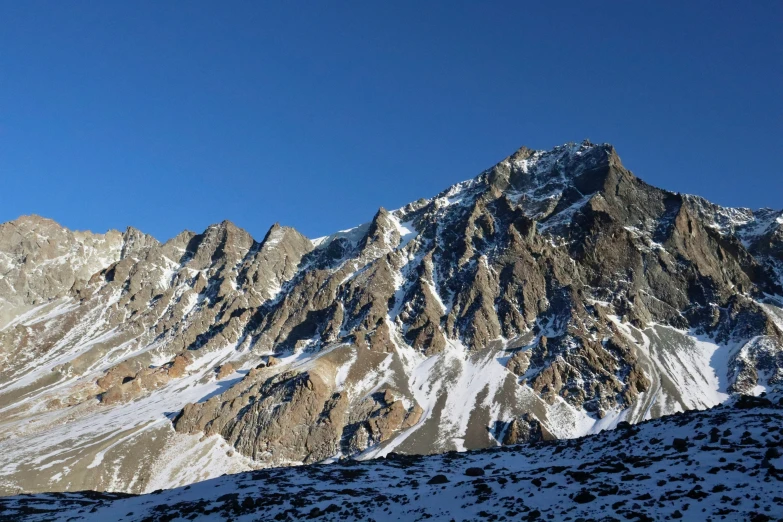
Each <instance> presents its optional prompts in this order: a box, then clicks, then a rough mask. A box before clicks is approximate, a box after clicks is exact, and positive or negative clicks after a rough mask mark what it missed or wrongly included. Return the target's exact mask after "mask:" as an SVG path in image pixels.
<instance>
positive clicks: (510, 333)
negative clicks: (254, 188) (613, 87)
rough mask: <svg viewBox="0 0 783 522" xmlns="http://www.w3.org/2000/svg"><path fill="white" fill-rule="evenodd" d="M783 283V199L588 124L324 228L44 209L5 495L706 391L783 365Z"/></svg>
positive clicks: (6, 245) (679, 401) (545, 424)
mask: <svg viewBox="0 0 783 522" xmlns="http://www.w3.org/2000/svg"><path fill="white" fill-rule="evenodd" d="M782 285H783V212H780V211H773V210H769V209H762V210H759V211H750V210H747V209H730V208H723V207H719V206H716V205H713V204H711V203H709V202H707V201H706V200H704V199H702V198H699V197H697V196H686V195H682V194H676V193H672V192H668V191H665V190H662V189H659V188H656V187H652V186H650V185H648V184H646V183H644V182H643V181H641V180H639V179H638V178H636V177H635V176H634V175H633V174H632V173H631V172H630V171H628V170H627V169H626V168H625V167H624V166H623V165H622V163H621V162H620V159H619V156H618V155H617V153H616V151H615V150H614V149H613V148H612V147H611V146H610V145H594V144H591V143H588V142H585V143H582V144H568V145H564V146H561V147H556V148H555V149H553V150H551V151H532V150H530V149H525V148H523V149H520V150H519V151H517V152H516V153H515V154H513V155H512V156H510V157H508V158H506V159H504V160H503V161H501V162H500V163H498V164H497V165H495V166H494V167H492V168H490V169H488V170H487V171H485V172H483V173H481V174H480V175H479V176H478V177H476V178H474V179H471V180H469V181H466V182H463V183H459V184H457V185H454V186H453V187H451V188H449V189H448V190H446V191H444V192H443V193H441V194H439V195H437V196H436V197H434V198H431V199H425V200H419V201H416V202H414V203H411V204H409V205H407V206H405V207H403V208H401V209H398V210H394V211H387V210H385V209H383V208H381V209H379V210H378V212H377V213H376V214H375V216H374V217H373V218H372V220H371V221H370V222H368V223H366V224H364V225H361V226H358V227H356V228H353V229H350V230H347V231H342V232H338V233H336V234H333V235H331V236H328V237H324V238H319V239H314V240H310V239H307V238H305V237H304V236H302V235H301V234H300V233H298V232H297V231H295V230H293V229H291V228H287V227H281V226H279V225H277V224H276V225H274V226H273V227H271V229H270V230H269V232H268V233H267V234H266V236H265V237H264V238H263V239H262V240H261V241H260V242H258V241H256V240H254V239H253V238H252V237H250V235H249V234H247V233H246V232H245V231H243V230H241V229H239V228H237V227H236V226H234V225H233V224H231V223H229V222H223V223H220V224H217V225H213V226H210V227H209V228H208V229H207V230H205V231H204V232H203V233H201V234H196V233H193V232H183V233H182V234H180V235H178V236H177V237H175V238H173V239H171V240H169V241H168V242H166V243H163V244H161V243H158V242H157V241H155V240H154V239H153V238H151V237H149V236H146V235H144V234H143V233H141V232H139V231H137V230H135V229H128V230H127V231H126V232H125V233H119V232H109V233H107V234H105V235H99V234H90V233H80V232H71V231H68V230H67V229H64V228H62V227H60V226H59V225H57V224H55V223H54V222H51V221H48V220H44V219H42V218H37V217H25V218H20V219H18V220H16V221H13V222H10V223H6V224H4V225H0V361H2V365H0V412H2V413H3V417H2V420H0V455H3V456H2V457H0V470H2V473H0V475H2V477H3V479H0V492H19V491H40V490H60V489H113V490H120V491H132V492H140V491H145V490H152V489H157V488H159V487H166V486H172V485H183V484H187V483H190V482H192V481H194V480H197V479H203V478H208V477H210V476H215V475H218V474H220V473H224V472H230V471H239V470H244V469H252V468H258V467H266V466H275V465H289V464H300V463H310V462H317V461H320V460H324V459H328V458H332V457H338V458H339V457H357V458H371V457H379V456H383V455H386V454H388V453H389V452H392V451H394V452H398V453H436V452H443V451H449V450H464V449H474V448H484V447H489V446H493V445H497V444H503V443H516V442H523V441H536V440H541V439H551V438H555V439H561V438H572V437H577V436H581V435H584V434H586V433H590V432H593V431H599V430H601V429H605V428H610V427H613V426H615V425H616V424H617V423H618V422H621V421H625V422H630V423H635V422H639V421H642V420H645V419H650V418H656V417H660V416H662V415H666V414H670V413H674V412H678V411H685V410H692V409H704V408H707V407H711V406H714V405H716V404H719V403H721V402H723V401H725V400H726V399H728V398H729V396H730V395H731V394H758V393H760V392H761V391H763V390H765V389H771V388H774V387H776V386H778V385H780V383H781V382H783V308H782V307H783V286H782ZM42 455H44V456H43V457H42ZM194 470H197V471H194Z"/></svg>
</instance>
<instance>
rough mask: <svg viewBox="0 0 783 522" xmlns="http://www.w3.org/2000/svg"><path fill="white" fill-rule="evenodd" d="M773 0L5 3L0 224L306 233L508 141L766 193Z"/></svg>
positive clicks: (772, 170)
mask: <svg viewBox="0 0 783 522" xmlns="http://www.w3.org/2000/svg"><path fill="white" fill-rule="evenodd" d="M781 20H783V3H781V2H779V1H777V0H775V1H766V0H758V1H753V2H734V1H732V2H723V1H688V2H673V1H672V2H625V1H623V2H612V1H601V2H584V1H579V2H456V1H455V2H452V1H449V2H413V1H411V2H365V1H356V2H348V1H345V2H326V1H316V0H313V1H308V2H255V1H254V2H229V3H220V2H197V1H196V2H168V1H164V2H159V1H155V2H152V1H147V2H143V1H141V2H80V1H73V2H54V1H46V2H44V1H30V2H18V1H14V0H0V24H2V30H0V182H2V184H1V185H0V187H1V188H0V221H7V220H10V219H14V218H16V217H18V216H19V215H22V214H30V213H37V214H41V215H44V216H47V217H51V218H53V219H55V220H57V221H58V222H60V223H62V224H63V225H65V226H68V227H70V228H76V229H91V230H94V231H105V230H106V229H109V228H118V229H124V228H125V227H126V226H127V225H133V226H136V227H138V228H141V229H142V230H144V231H146V232H148V233H151V234H153V235H155V236H156V237H158V238H159V239H162V240H165V239H168V238H169V237H171V236H173V235H175V234H176V233H178V232H179V231H181V230H183V229H190V230H195V231H201V230H203V229H204V228H205V227H206V226H207V225H209V224H210V223H215V222H219V221H222V220H223V219H230V220H232V221H234V222H235V223H236V224H237V225H239V226H241V227H243V228H245V229H247V230H248V231H249V232H251V234H253V235H254V237H256V238H258V239H260V238H261V237H263V235H264V233H265V232H266V230H267V229H268V227H269V226H270V225H271V224H272V223H274V222H276V221H278V222H280V223H282V224H284V225H290V226H294V227H296V228H297V229H299V230H300V231H302V232H303V233H304V234H306V235H308V236H310V237H315V236H320V235H325V234H328V233H330V232H332V231H335V230H337V229H344V228H348V227H351V226H353V225H356V224H359V223H361V222H364V221H367V220H368V219H370V218H371V217H372V215H373V213H374V212H375V211H376V210H377V208H378V207H379V206H385V207H386V208H397V207H399V206H402V205H404V204H405V203H407V202H409V201H412V200H415V199H418V198H419V197H428V196H431V195H434V194H435V193H437V192H439V191H440V190H442V189H443V188H445V187H447V186H449V185H451V184H453V183H455V182H457V181H461V180H463V179H467V178H470V177H473V176H475V175H476V174H478V173H479V172H480V171H481V170H483V169H484V168H486V167H488V166H491V165H492V164H493V163H495V162H497V161H499V160H500V159H502V158H503V157H505V156H507V155H509V154H510V153H512V152H513V151H514V150H516V149H517V148H518V147H520V146H521V145H527V146H530V147H533V148H551V147H552V146H554V145H557V144H561V143H565V142H567V141H581V140H582V139H585V138H589V139H590V140H592V141H594V142H610V143H613V144H614V145H615V146H616V147H617V149H618V151H619V153H620V155H621V157H622V158H623V162H624V163H625V165H626V166H627V167H628V168H630V169H631V170H633V171H634V172H635V173H636V174H637V175H638V176H640V177H642V178H643V179H645V180H646V181H648V182H649V183H652V184H655V185H658V186H661V187H664V188H668V189H671V190H677V191H682V192H690V193H698V194H700V195H703V196H705V197H707V198H708V199H711V200H713V201H715V202H717V203H720V204H723V205H731V206H750V207H761V206H771V207H775V208H781V207H783V169H781V166H780V161H781V157H782V156H783V155H782V154H781V153H782V152H783V147H782V146H781V141H783V95H781V93H783V31H781Z"/></svg>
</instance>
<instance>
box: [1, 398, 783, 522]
mask: <svg viewBox="0 0 783 522" xmlns="http://www.w3.org/2000/svg"><path fill="white" fill-rule="evenodd" d="M21 519H24V520H29V521H43V520H51V521H58V520H63V521H65V520H72V521H90V520H95V521H104V520H117V521H123V520H125V521H140V520H143V521H150V522H151V521H160V520H166V521H174V520H233V521H236V522H240V521H244V520H246V521H256V520H317V521H346V520H356V521H373V520H375V521H382V520H411V521H412V520H433V521H444V522H445V521H449V520H530V521H532V520H562V521H567V520H583V521H587V520H604V521H620V520H636V521H651V520H704V521H718V520H750V521H754V522H766V521H770V520H783V401H781V403H780V404H776V403H774V402H771V401H769V400H767V399H755V400H750V399H744V400H740V401H739V402H738V403H737V404H736V405H734V406H718V407H716V408H714V409H711V410H708V411H699V412H695V411H690V412H687V413H684V414H677V415H672V416H667V417H663V418H661V419H658V420H653V421H646V422H643V423H641V424H638V425H636V426H632V425H630V424H627V423H623V424H621V425H619V426H618V428H617V429H616V430H610V431H604V432H601V433H600V434H598V435H591V436H587V437H584V438H580V439H572V440H568V441H552V442H543V443H533V444H530V445H518V446H508V447H503V448H496V449H490V450H483V451H475V452H468V453H457V452H450V453H446V454H441V455H432V456H426V457H422V456H404V455H398V454H390V455H388V456H387V457H386V458H385V459H376V460H371V461H367V462H359V461H355V460H352V459H346V460H344V461H341V462H339V463H334V464H319V465H310V466H299V467H289V468H276V469H267V470H261V471H255V472H248V473H241V474H237V475H231V476H226V477H222V478H217V479H212V480H209V481H206V482H201V483H198V484H194V485H193V486H185V487H181V488H177V489H173V490H166V491H156V492H153V493H151V494H147V495H142V496H128V495H123V494H111V493H109V494H102V493H92V492H90V493H59V494H57V493H49V494H39V495H26V496H18V497H9V498H0V520H21Z"/></svg>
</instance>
